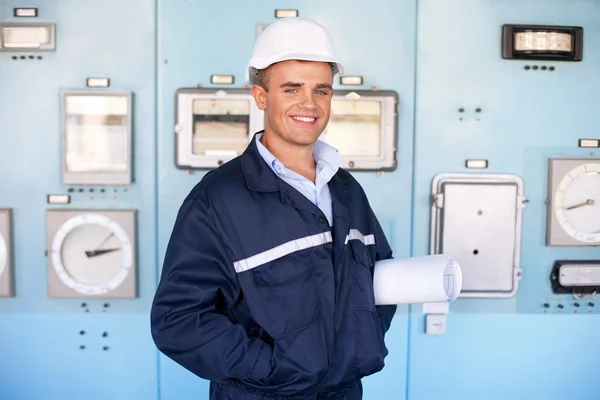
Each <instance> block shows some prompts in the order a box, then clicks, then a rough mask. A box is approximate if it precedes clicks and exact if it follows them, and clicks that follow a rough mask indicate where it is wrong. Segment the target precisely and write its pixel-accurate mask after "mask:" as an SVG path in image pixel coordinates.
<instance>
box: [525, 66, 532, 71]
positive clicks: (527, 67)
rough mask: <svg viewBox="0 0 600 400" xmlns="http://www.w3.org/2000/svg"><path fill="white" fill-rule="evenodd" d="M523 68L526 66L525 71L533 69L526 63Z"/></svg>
mask: <svg viewBox="0 0 600 400" xmlns="http://www.w3.org/2000/svg"><path fill="white" fill-rule="evenodd" d="M523 68H525V71H529V70H530V69H531V67H530V66H529V65H526V66H525V67H523Z"/></svg>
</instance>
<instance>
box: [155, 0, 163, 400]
mask: <svg viewBox="0 0 600 400" xmlns="http://www.w3.org/2000/svg"><path fill="white" fill-rule="evenodd" d="M159 1H160V0H154V263H155V264H154V268H155V278H154V287H155V289H154V290H156V286H157V285H158V280H159V279H160V277H159V273H158V270H159V268H158V266H159V264H160V260H159V258H158V256H159V253H160V250H159V246H158V232H159V231H158V228H159V212H158V211H159V210H160V207H159V204H158V202H159V186H160V182H159V180H158V163H159V160H158V149H159V146H158V132H159V121H160V118H159V116H158V110H159V107H158V104H159V102H160V99H159V89H158V81H159V73H158V68H159V65H160V63H159V61H158V56H159V54H158V50H159V47H158V38H159V32H158V25H159V21H158V20H159V18H158V15H159V4H158V3H159ZM155 351H156V399H157V400H160V399H161V397H162V377H161V368H160V352H159V351H158V349H155Z"/></svg>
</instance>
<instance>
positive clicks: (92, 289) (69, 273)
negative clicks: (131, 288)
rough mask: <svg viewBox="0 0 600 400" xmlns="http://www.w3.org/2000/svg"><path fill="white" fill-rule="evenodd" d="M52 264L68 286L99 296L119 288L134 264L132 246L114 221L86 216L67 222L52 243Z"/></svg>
mask: <svg viewBox="0 0 600 400" xmlns="http://www.w3.org/2000/svg"><path fill="white" fill-rule="evenodd" d="M52 263H53V266H54V269H55V271H56V274H57V275H58V277H59V278H60V279H61V280H62V281H63V282H64V284H65V285H67V286H68V287H70V288H71V289H73V290H75V291H76V292H78V293H82V294H88V295H98V294H104V293H107V292H110V291H112V290H114V289H116V288H117V287H118V286H119V285H121V283H123V281H124V280H125V278H126V277H127V275H128V274H129V272H130V270H131V268H132V265H133V253H132V245H131V242H130V240H129V237H128V236H127V234H126V233H125V231H124V230H123V229H122V228H121V227H120V226H119V225H118V224H117V223H116V222H115V221H113V220H111V219H109V218H107V217H105V216H102V215H97V214H83V215H79V216H76V217H73V218H71V219H69V220H68V221H66V222H65V223H64V224H63V225H62V226H61V227H60V229H59V230H58V231H57V232H56V235H55V236H54V240H53V242H52Z"/></svg>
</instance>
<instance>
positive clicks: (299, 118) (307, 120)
mask: <svg viewBox="0 0 600 400" xmlns="http://www.w3.org/2000/svg"><path fill="white" fill-rule="evenodd" d="M292 119H293V120H294V121H297V122H300V123H305V124H312V123H314V122H315V121H316V120H317V117H309V116H303V115H294V116H292Z"/></svg>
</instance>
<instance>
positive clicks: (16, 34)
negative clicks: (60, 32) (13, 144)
mask: <svg viewBox="0 0 600 400" xmlns="http://www.w3.org/2000/svg"><path fill="white" fill-rule="evenodd" d="M55 31H56V28H55V25H54V24H46V23H12V22H11V23H1V24H0V51H53V50H55V49H56V43H55V36H56V34H55Z"/></svg>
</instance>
